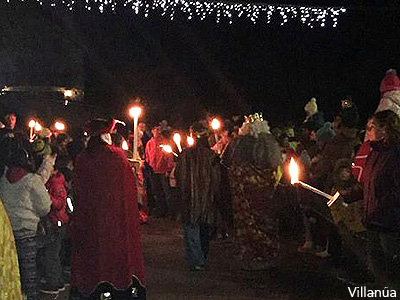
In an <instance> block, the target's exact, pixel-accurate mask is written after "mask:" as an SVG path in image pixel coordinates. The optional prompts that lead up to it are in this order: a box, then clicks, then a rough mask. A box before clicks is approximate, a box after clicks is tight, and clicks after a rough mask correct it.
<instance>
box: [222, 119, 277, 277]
mask: <svg viewBox="0 0 400 300" xmlns="http://www.w3.org/2000/svg"><path fill="white" fill-rule="evenodd" d="M225 163H226V164H228V165H229V173H230V174H229V175H230V179H231V186H232V193H233V199H232V201H233V203H232V205H233V219H234V227H235V237H236V240H237V242H238V244H239V247H240V256H241V260H242V262H243V268H245V269H265V268H266V269H268V268H270V267H271V266H274V265H275V264H276V258H277V255H278V248H279V240H278V223H277V218H276V214H275V213H276V212H277V210H276V204H275V201H274V198H273V195H274V189H275V185H276V183H277V182H276V181H277V179H276V177H275V173H274V171H275V170H276V169H277V167H278V165H279V164H280V163H281V151H280V148H279V145H278V142H277V141H276V140H275V138H274V136H273V135H272V134H271V133H270V131H269V126H268V122H267V121H265V120H263V119H262V116H260V115H258V114H255V115H253V116H250V117H249V118H246V121H245V122H244V123H243V125H242V127H241V128H240V129H239V138H238V139H237V140H236V142H235V144H234V145H233V151H232V155H231V158H230V161H229V160H228V161H226V162H225Z"/></svg>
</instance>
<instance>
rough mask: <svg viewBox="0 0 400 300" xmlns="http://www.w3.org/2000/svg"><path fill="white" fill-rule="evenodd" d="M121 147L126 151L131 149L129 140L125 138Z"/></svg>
mask: <svg viewBox="0 0 400 300" xmlns="http://www.w3.org/2000/svg"><path fill="white" fill-rule="evenodd" d="M121 148H122V150H125V151H127V150H129V146H128V142H127V141H125V140H124V141H123V142H122V145H121Z"/></svg>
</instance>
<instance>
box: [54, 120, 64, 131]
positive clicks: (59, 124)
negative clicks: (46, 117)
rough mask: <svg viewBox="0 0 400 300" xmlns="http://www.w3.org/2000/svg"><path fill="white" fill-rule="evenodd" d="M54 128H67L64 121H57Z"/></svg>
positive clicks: (60, 129) (59, 129)
mask: <svg viewBox="0 0 400 300" xmlns="http://www.w3.org/2000/svg"><path fill="white" fill-rule="evenodd" d="M54 128H55V129H56V130H58V131H63V130H65V124H64V123H62V122H56V123H55V124H54Z"/></svg>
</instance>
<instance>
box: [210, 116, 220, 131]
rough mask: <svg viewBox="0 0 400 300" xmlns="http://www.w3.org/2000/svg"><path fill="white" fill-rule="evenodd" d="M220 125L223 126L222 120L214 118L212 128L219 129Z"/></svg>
mask: <svg viewBox="0 0 400 300" xmlns="http://www.w3.org/2000/svg"><path fill="white" fill-rule="evenodd" d="M220 127H221V122H220V121H219V120H218V119H217V118H214V119H212V121H211V128H212V129H213V130H218V129H219V128H220Z"/></svg>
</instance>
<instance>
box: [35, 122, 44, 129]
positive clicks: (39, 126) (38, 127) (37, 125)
mask: <svg viewBox="0 0 400 300" xmlns="http://www.w3.org/2000/svg"><path fill="white" fill-rule="evenodd" d="M42 128H43V127H42V125H40V124H39V123H38V122H36V124H35V130H36V131H41V130H42Z"/></svg>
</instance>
